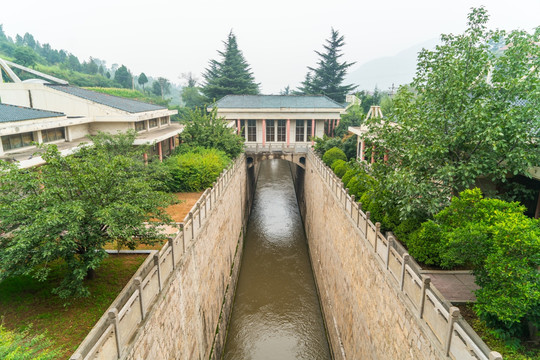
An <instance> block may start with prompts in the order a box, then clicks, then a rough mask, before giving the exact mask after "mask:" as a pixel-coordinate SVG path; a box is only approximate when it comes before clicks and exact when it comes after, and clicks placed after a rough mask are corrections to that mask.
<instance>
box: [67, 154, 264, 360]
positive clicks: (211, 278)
mask: <svg viewBox="0 0 540 360" xmlns="http://www.w3.org/2000/svg"><path fill="white" fill-rule="evenodd" d="M253 187H254V179H253V176H248V173H247V167H246V161H245V156H243V155H242V156H240V157H239V158H238V159H237V160H236V161H235V162H234V163H233V164H232V165H231V166H230V167H229V168H227V169H226V170H225V171H224V172H223V173H222V175H221V176H220V177H219V179H218V181H217V182H216V183H215V184H214V186H213V187H212V189H208V190H207V191H205V192H204V193H203V195H202V196H201V198H200V199H199V201H198V202H197V203H196V204H195V206H194V207H193V208H192V211H191V212H190V213H189V215H188V216H186V219H185V220H184V222H183V223H181V224H179V228H181V230H180V231H179V232H178V233H177V234H176V235H175V236H174V237H173V238H171V239H170V241H169V242H168V244H166V245H165V246H164V247H163V248H162V249H161V250H160V251H159V252H154V253H152V254H151V255H150V256H149V258H148V259H147V260H146V261H145V262H144V263H143V265H141V267H140V268H139V270H138V271H137V273H136V274H135V276H134V278H133V279H132V280H131V281H130V282H129V283H128V285H126V287H125V288H124V290H123V291H122V292H121V293H120V295H119V296H118V297H117V299H116V300H115V301H114V302H113V304H112V305H111V307H110V308H109V310H108V311H107V312H106V313H105V314H104V316H103V317H102V318H101V319H100V320H99V321H98V323H97V324H96V326H95V327H94V329H92V331H91V332H90V333H89V335H88V336H87V338H86V339H85V340H84V341H83V343H81V345H80V346H79V348H78V349H77V351H76V352H75V354H74V355H73V356H72V357H71V359H85V360H86V359H217V358H220V356H221V352H222V349H223V346H224V343H225V336H226V326H227V323H228V321H229V317H230V314H231V310H232V304H233V300H234V291H235V288H236V282H237V279H238V272H239V269H240V262H241V256H242V247H243V234H244V230H245V226H246V222H247V219H248V216H249V210H250V208H251V198H252V193H253Z"/></svg>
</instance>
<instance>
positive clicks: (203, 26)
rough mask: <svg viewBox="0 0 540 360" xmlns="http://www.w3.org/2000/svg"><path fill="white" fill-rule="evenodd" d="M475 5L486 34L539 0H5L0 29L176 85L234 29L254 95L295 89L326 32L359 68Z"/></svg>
mask: <svg viewBox="0 0 540 360" xmlns="http://www.w3.org/2000/svg"><path fill="white" fill-rule="evenodd" d="M480 5H485V6H486V8H487V9H488V12H489V14H490V16H491V20H490V23H489V27H490V28H500V29H507V30H509V29H516V28H519V29H524V30H528V31H532V29H533V28H535V27H536V26H540V0H512V1H509V0H483V1H476V0H446V1H439V0H383V1H373V0H372V1H360V0H356V1H348V0H334V1H329V0H327V1H321V0H309V1H308V0H270V1H254V0H228V1H225V0H222V1H216V0H206V1H196V0H193V1H182V0H177V1H165V0H152V1H148V0H145V1H140V0H130V1H124V0H108V1H104V0H93V1H84V2H83V1H73V0H47V1H45V0H27V1H9V2H8V1H3V3H2V6H1V7H0V23H1V24H4V31H5V32H6V33H7V34H8V35H9V36H12V37H14V36H15V34H21V35H23V34H24V33H25V32H29V33H31V34H33V35H34V37H35V38H36V39H37V40H39V41H40V42H41V43H47V42H48V43H50V44H51V46H52V47H53V48H57V49H65V50H67V51H69V52H71V53H73V54H75V55H77V56H78V57H79V58H80V59H88V57H90V56H93V57H97V58H100V59H103V60H105V61H106V62H107V64H108V65H109V66H110V65H111V64H113V63H118V64H125V65H126V66H127V67H128V68H129V69H130V70H131V71H132V72H133V73H134V74H137V75H138V74H139V73H140V72H141V71H144V72H146V74H147V75H151V76H154V77H156V76H164V77H167V78H168V79H170V80H171V81H172V82H175V83H181V82H182V80H181V79H179V77H180V74H181V73H185V72H189V71H191V72H193V73H195V74H197V75H198V76H199V78H200V74H201V73H202V72H203V71H204V69H205V68H206V66H207V64H208V61H209V60H210V59H213V58H217V52H216V51H217V50H218V49H219V50H221V49H222V48H223V44H222V41H223V40H225V38H226V37H227V34H228V32H229V31H230V30H231V29H232V30H233V31H234V33H235V34H236V37H237V40H238V44H239V47H240V49H241V50H242V51H243V53H244V56H245V58H246V59H247V61H248V63H249V64H251V67H252V69H253V73H254V75H255V79H256V81H257V82H260V83H261V87H262V92H263V93H278V92H279V90H280V89H283V88H284V87H285V86H287V85H290V86H291V88H295V87H297V86H298V85H299V83H300V82H301V81H302V80H303V78H304V76H305V73H306V67H307V66H313V65H314V64H315V62H316V60H317V55H316V54H315V53H314V52H313V50H316V49H317V50H320V49H321V48H322V43H323V42H324V40H325V39H326V38H328V37H329V35H330V28H331V27H334V28H335V29H337V30H339V32H340V33H341V34H343V35H345V41H346V46H345V47H344V48H343V49H344V53H345V56H344V57H343V59H345V60H347V61H349V62H352V61H356V62H357V65H359V64H362V63H364V62H367V61H369V60H372V59H375V58H378V57H382V56H389V55H394V54H396V53H398V52H399V51H401V50H403V49H405V48H407V47H409V46H411V45H415V44H417V43H421V42H424V41H426V40H429V39H432V38H437V37H439V35H440V34H441V33H460V32H462V31H463V30H464V29H465V26H466V16H467V13H468V12H469V9H470V8H471V7H473V6H480ZM352 69H354V67H353V68H351V70H352Z"/></svg>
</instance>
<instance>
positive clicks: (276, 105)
mask: <svg viewBox="0 0 540 360" xmlns="http://www.w3.org/2000/svg"><path fill="white" fill-rule="evenodd" d="M214 106H216V107H217V108H218V109H280V108H288V109H336V110H343V109H345V105H343V104H340V103H338V102H336V101H334V100H332V99H330V98H329V97H327V96H324V95H227V96H225V97H223V98H221V99H220V100H218V101H217V102H216V103H215V104H214Z"/></svg>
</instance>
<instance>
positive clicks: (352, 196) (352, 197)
mask: <svg viewBox="0 0 540 360" xmlns="http://www.w3.org/2000/svg"><path fill="white" fill-rule="evenodd" d="M347 190H349V189H347ZM355 198H356V197H355V196H354V194H352V195H351V199H353V201H354V199H355Z"/></svg>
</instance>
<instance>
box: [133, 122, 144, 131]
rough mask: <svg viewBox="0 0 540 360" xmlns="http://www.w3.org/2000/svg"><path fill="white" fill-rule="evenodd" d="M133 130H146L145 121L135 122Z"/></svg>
mask: <svg viewBox="0 0 540 360" xmlns="http://www.w3.org/2000/svg"><path fill="white" fill-rule="evenodd" d="M135 130H137V131H143V130H146V121H138V122H136V123H135Z"/></svg>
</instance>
